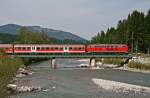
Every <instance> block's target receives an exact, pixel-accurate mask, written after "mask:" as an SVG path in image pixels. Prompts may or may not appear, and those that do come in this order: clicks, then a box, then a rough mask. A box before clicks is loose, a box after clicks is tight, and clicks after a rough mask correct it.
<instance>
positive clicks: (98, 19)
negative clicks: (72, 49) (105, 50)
mask: <svg viewBox="0 0 150 98" xmlns="http://www.w3.org/2000/svg"><path fill="white" fill-rule="evenodd" d="M148 9H150V0H0V25H4V24H10V23H14V24H19V25H30V26H31V25H39V26H42V27H46V28H53V29H57V30H64V31H69V32H72V33H74V34H77V35H79V36H81V37H84V38H86V39H90V38H91V37H93V36H94V35H96V34H97V32H99V31H101V30H106V29H107V28H108V27H111V26H113V27H114V26H116V25H117V22H118V20H120V19H123V18H126V17H127V16H128V14H129V13H131V12H132V11H133V10H138V11H142V12H144V13H146V12H147V10H148Z"/></svg>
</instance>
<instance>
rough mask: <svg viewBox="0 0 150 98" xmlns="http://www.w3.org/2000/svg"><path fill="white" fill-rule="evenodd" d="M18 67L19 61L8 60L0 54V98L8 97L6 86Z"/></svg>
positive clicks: (20, 61)
mask: <svg viewBox="0 0 150 98" xmlns="http://www.w3.org/2000/svg"><path fill="white" fill-rule="evenodd" d="M20 65H22V60H21V59H15V58H10V57H7V56H5V54H3V53H1V52H0V98H7V97H8V96H9V93H8V90H7V84H9V83H10V82H11V81H12V80H13V77H15V75H16V73H17V70H18V68H19V67H20Z"/></svg>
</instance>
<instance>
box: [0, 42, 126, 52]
mask: <svg viewBox="0 0 150 98" xmlns="http://www.w3.org/2000/svg"><path fill="white" fill-rule="evenodd" d="M0 49H2V50H4V51H5V52H6V53H16V54H26V53H37V54H38V53H39V54H42V53H73V54H76V53H128V46H127V45H125V44H89V45H48V44H41V45H38V44H14V45H13V44H0Z"/></svg>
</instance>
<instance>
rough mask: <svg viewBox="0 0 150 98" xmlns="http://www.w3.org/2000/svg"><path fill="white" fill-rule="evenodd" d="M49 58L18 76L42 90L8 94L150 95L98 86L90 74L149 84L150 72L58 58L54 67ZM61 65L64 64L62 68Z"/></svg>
mask: <svg viewBox="0 0 150 98" xmlns="http://www.w3.org/2000/svg"><path fill="white" fill-rule="evenodd" d="M49 64H50V61H45V62H41V63H38V64H33V65H32V66H31V69H32V70H33V71H34V72H35V73H34V74H33V75H30V76H27V77H24V78H20V79H21V80H30V81H31V83H32V84H33V85H36V86H41V87H42V88H44V90H42V91H34V92H27V93H20V94H16V95H14V96H12V98H150V94H149V93H146V94H145V93H143V92H141V93H136V92H133V91H130V92H118V93H117V92H114V91H109V90H105V89H102V88H99V87H98V86H97V85H96V84H94V83H93V82H92V79H93V78H99V79H105V80H112V81H118V82H123V83H129V84H134V85H141V86H145V87H150V74H144V73H137V72H129V71H123V70H117V69H94V70H92V69H80V68H75V66H77V65H80V64H88V62H87V61H86V60H85V61H84V60H83V61H82V60H78V59H74V60H71V59H59V60H58V62H57V64H58V65H59V67H58V69H56V70H53V69H50V66H49ZM63 67H65V68H63Z"/></svg>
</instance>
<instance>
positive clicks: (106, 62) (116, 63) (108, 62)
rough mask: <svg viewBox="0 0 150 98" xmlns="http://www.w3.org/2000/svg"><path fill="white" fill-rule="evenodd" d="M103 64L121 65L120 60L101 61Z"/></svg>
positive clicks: (106, 59)
mask: <svg viewBox="0 0 150 98" xmlns="http://www.w3.org/2000/svg"><path fill="white" fill-rule="evenodd" d="M103 63H105V64H114V65H119V64H121V63H122V59H120V58H105V59H104V60H103Z"/></svg>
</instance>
